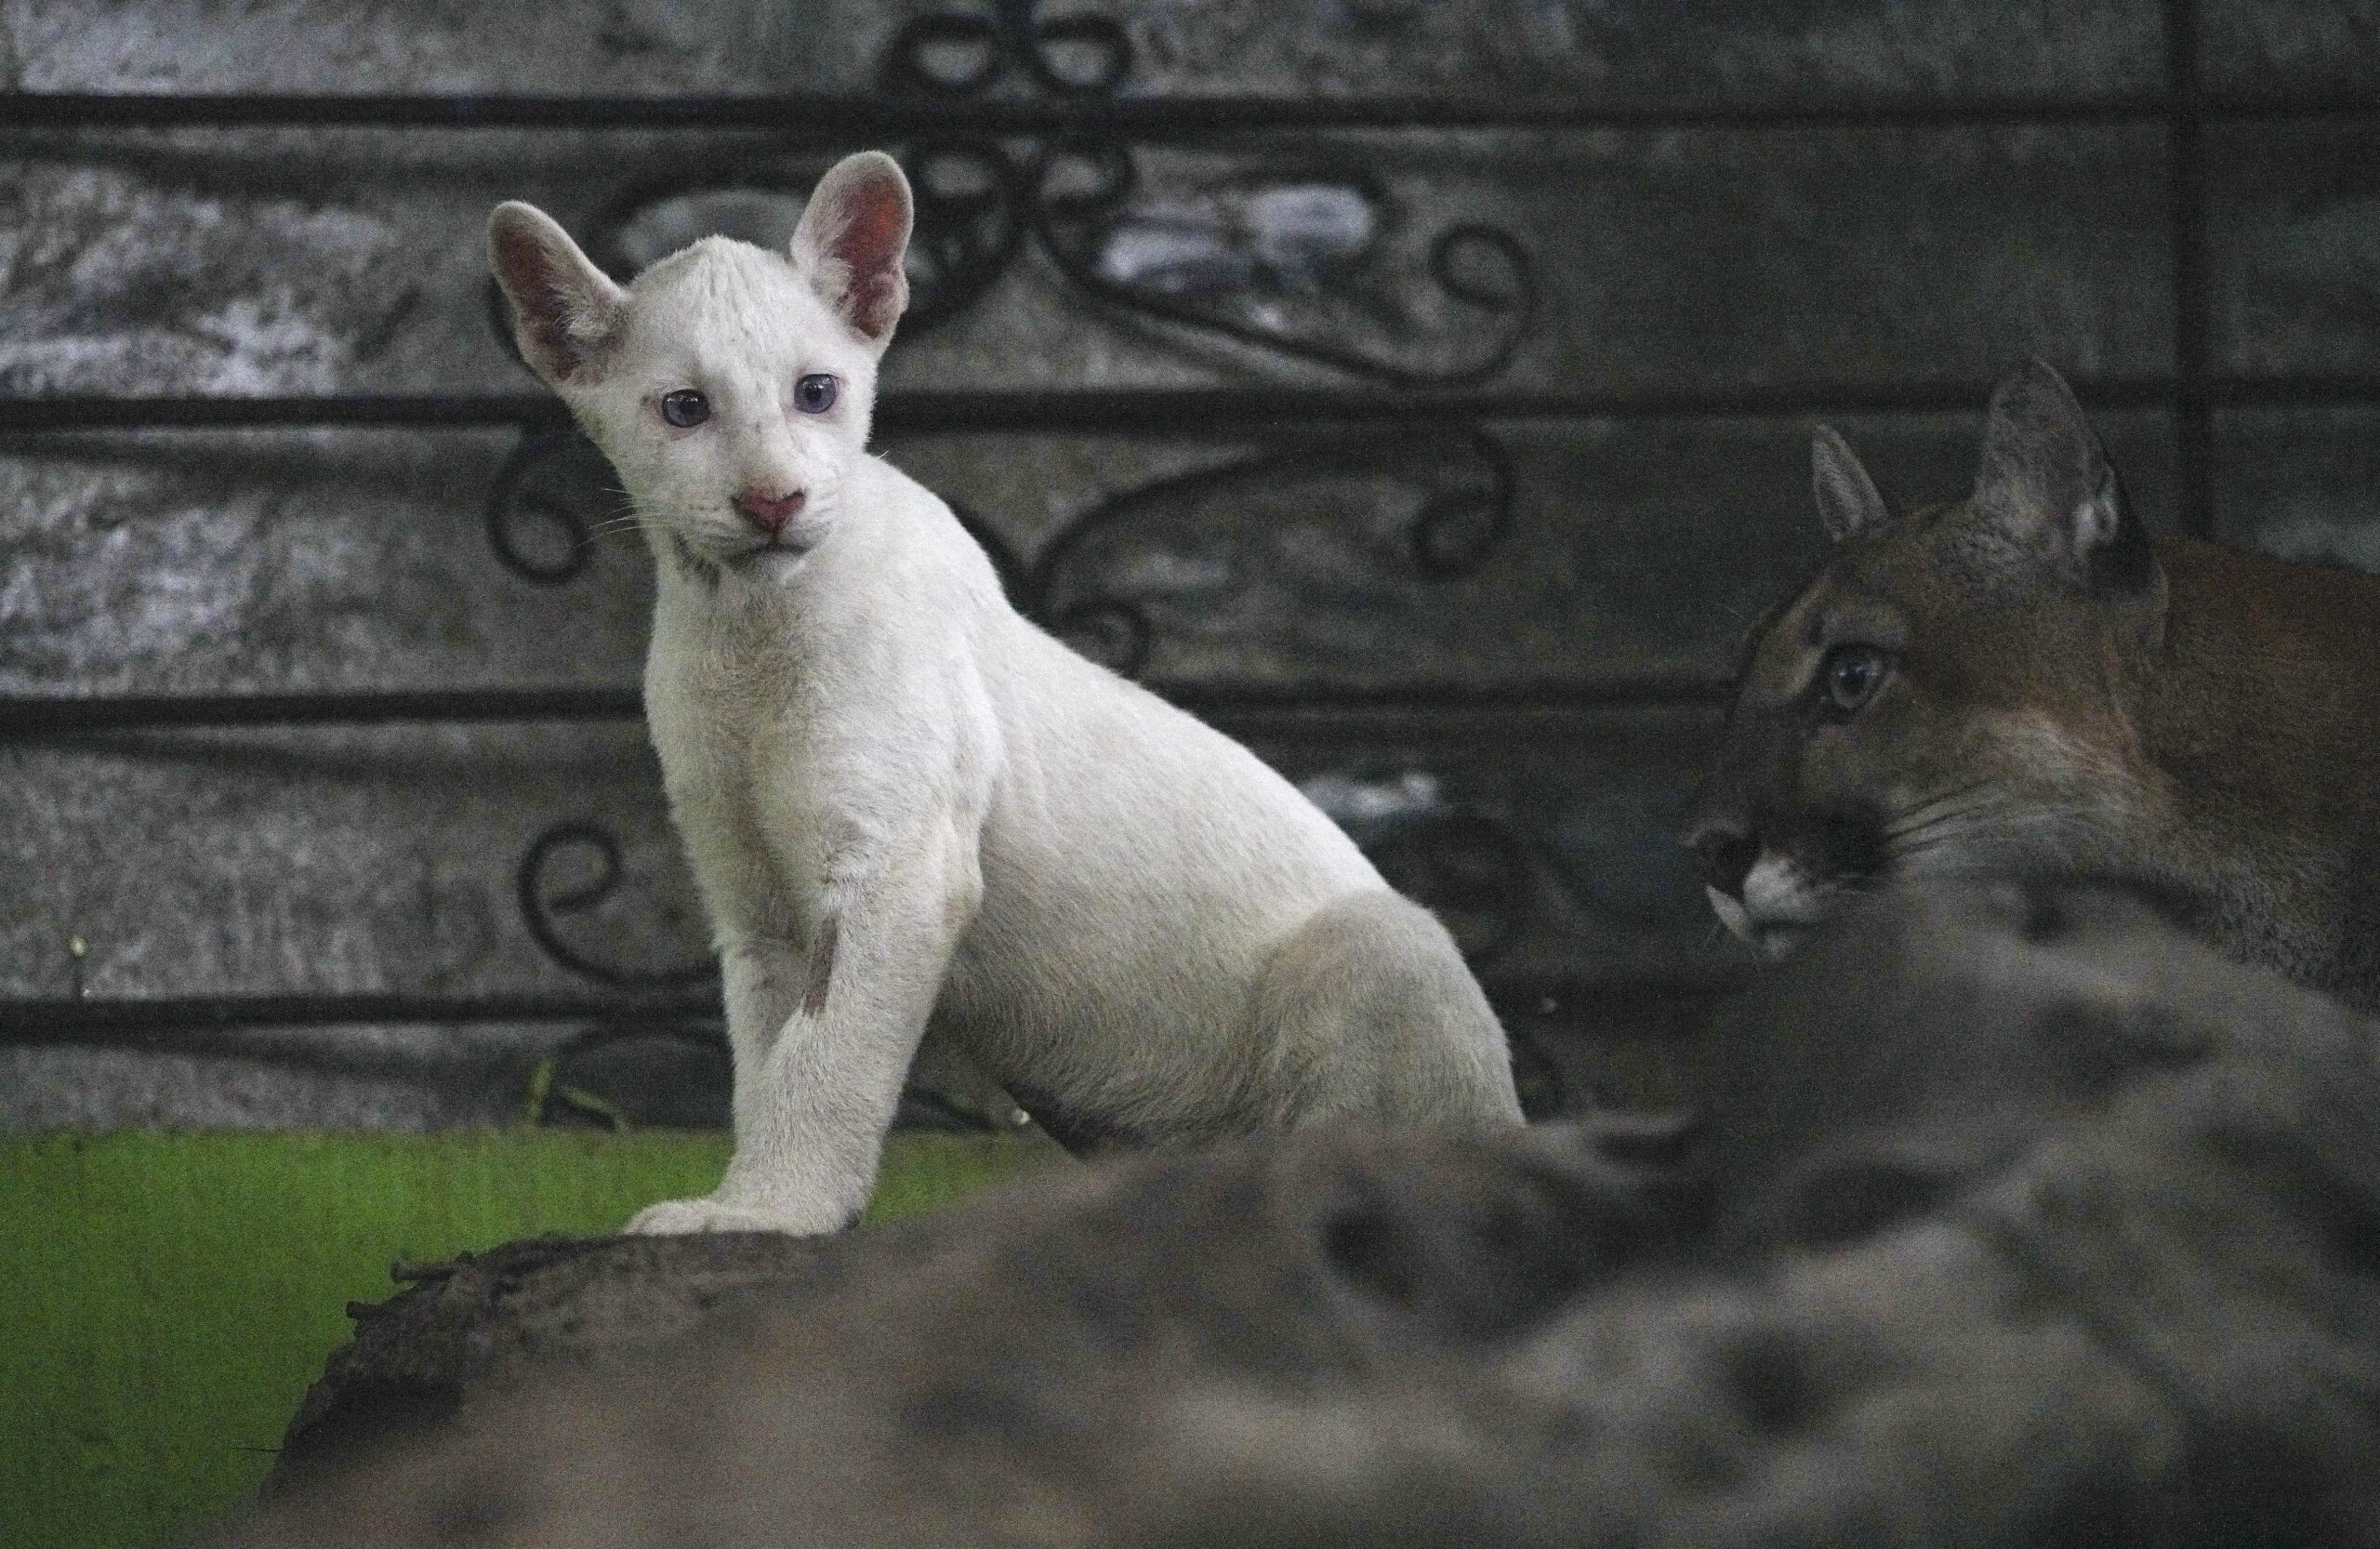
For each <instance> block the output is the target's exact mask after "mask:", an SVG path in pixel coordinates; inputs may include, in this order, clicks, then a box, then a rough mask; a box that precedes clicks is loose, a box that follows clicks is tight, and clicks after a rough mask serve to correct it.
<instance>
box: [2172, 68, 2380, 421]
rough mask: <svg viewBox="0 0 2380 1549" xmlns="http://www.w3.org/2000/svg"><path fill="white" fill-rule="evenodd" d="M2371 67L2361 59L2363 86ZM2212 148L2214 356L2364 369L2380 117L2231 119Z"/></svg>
mask: <svg viewBox="0 0 2380 1549" xmlns="http://www.w3.org/2000/svg"><path fill="white" fill-rule="evenodd" d="M2374 78H2375V73H2374V72H2373V69H2371V68H2370V67H2367V68H2366V69H2365V70H2364V72H2363V76H2362V79H2363V81H2364V83H2365V85H2366V87H2367V89H2368V88H2369V86H2370V83H2371V81H2372V80H2373V79H2374ZM2209 151H2210V152H2211V154H2210V158H2209V161H2210V165H2209V178H2208V207H2207V223H2208V241H2207V247H2208V271H2209V290H2210V293H2211V295H2210V299H2211V301H2212V306H2213V317H2212V319H2211V323H2212V326H2211V329H2210V333H2211V338H2212V344H2213V354H2214V359H2215V363H2216V364H2217V366H2218V368H2219V369H2228V370H2230V371H2236V372H2241V373H2247V374H2266V373H2275V372H2285V371H2307V372H2368V371H2370V370H2371V369H2372V363H2373V359H2374V358H2375V356H2380V119H2373V120H2365V121H2361V122H2357V121H2348V122H2347V123H2344V124H2342V123H2339V122H2337V121H2334V120H2321V119H2308V120H2306V121H2303V122H2299V123H2291V122H2288V121H2285V120H2284V121H2283V122H2281V123H2278V124H2269V125H2239V126H2228V127H2225V128H2223V129H2221V130H2219V131H2216V132H2215V133H2214V134H2212V135H2211V136H2210V137H2209Z"/></svg>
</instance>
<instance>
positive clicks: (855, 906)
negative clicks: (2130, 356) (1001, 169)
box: [488, 152, 1520, 1232]
mask: <svg viewBox="0 0 2380 1549" xmlns="http://www.w3.org/2000/svg"><path fill="white" fill-rule="evenodd" d="M909 222H910V201H909V190H908V185H907V182H906V179H903V177H902V175H901V171H900V169H899V167H898V166H896V165H894V164H893V161H892V160H891V159H890V158H889V157H886V156H883V155H881V154H879V153H876V152H866V153H864V154H861V155H857V156H853V157H851V158H849V159H847V160H845V161H844V162H842V163H841V164H840V165H837V166H836V167H835V168H834V169H833V170H832V171H830V172H829V173H827V175H826V178H825V179H823V180H822V181H821V182H820V183H819V185H818V189H817V192H815V193H814V194H813V197H812V200H811V203H810V206H809V208H808V210H807V211H806V212H805V213H804V215H803V217H802V219H801V223H800V230H799V231H798V232H796V233H795V235H794V238H793V241H792V244H791V248H790V251H789V253H785V254H780V253H774V252H769V251H765V250H763V249H761V248H759V247H754V246H751V245H747V244H744V243H738V242H732V241H729V240H726V239H724V238H719V237H712V238H708V239H706V240H705V241H702V242H698V243H696V244H694V245H693V246H691V247H689V248H687V249H685V250H684V251H683V252H681V253H678V254H675V255H673V256H672V257H670V258H665V259H663V260H661V261H660V262H658V263H656V264H655V265H654V266H653V267H652V268H650V269H648V270H647V271H644V273H642V274H641V275H640V276H639V277H638V278H637V280H636V282H635V284H634V285H630V286H628V287H627V288H626V289H623V288H621V287H620V286H618V285H615V284H614V283H613V282H612V281H611V280H610V279H608V278H607V277H605V276H604V275H603V274H602V272H601V271H598V270H597V269H596V268H594V266H593V265H591V264H590V263H588V260H587V258H585V257H584V256H583V255H582V254H581V253H580V252H579V250H578V248H577V246H576V245H575V244H573V243H572V241H571V239H570V238H569V237H568V236H567V235H566V234H565V233H564V232H562V228H561V227H559V226H557V225H556V224H555V223H554V222H553V221H552V220H550V219H549V218H547V217H545V216H544V215H543V214H541V213H539V212H538V211H537V210H536V209H534V208H532V207H530V206H529V205H521V204H508V205H503V206H501V207H499V208H498V209H497V210H496V213H495V215H494V217H493V218H491V219H490V221H489V226H488V239H489V254H490V261H491V263H492V265H493V267H494V269H495V271H496V276H497V278H498V280H499V281H500V282H501V283H502V285H503V286H504V289H505V293H506V295H507V296H508V297H509V298H510V301H511V304H512V308H513V315H514V324H515V332H516V337H517V338H519V340H520V343H521V348H522V353H523V354H524V355H525V356H526V357H527V359H528V360H529V362H530V364H532V365H533V366H535V367H536V370H537V372H538V373H539V374H540V375H541V376H543V377H545V379H546V380H547V381H548V382H549V383H550V384H551V385H552V386H553V388H554V389H555V391H558V392H559V393H561V395H562V398H563V400H564V401H565V402H566V403H568V404H569V405H570V407H571V410H572V411H573V412H574V413H575V415H576V416H577V417H578V421H579V423H580V424H581V425H582V426H584V427H585V428H586V430H587V432H588V435H589V436H591V437H592V438H593V439H594V441H595V443H596V444H597V445H599V446H600V447H602V450H603V452H604V453H605V454H606V455H607V456H608V457H610V458H611V460H612V463H613V466H614V467H615V469H616V470H618V473H619V476H620V479H621V482H622V483H623V484H624V485H625V486H626V488H627V490H628V495H629V497H630V498H631V500H632V501H633V502H634V506H635V510H636V512H637V515H638V517H639V519H640V521H641V525H642V526H643V528H644V530H645V532H646V534H647V536H648V537H649V539H650V541H651V544H652V547H653V549H654V553H655V560H656V563H657V564H658V568H659V576H660V581H659V597H658V601H657V602H656V604H655V612H654V625H653V644H652V652H651V655H650V656H649V658H648V660H647V662H646V666H645V678H644V689H645V704H646V713H647V715H648V717H649V718H650V721H651V725H652V734H653V741H654V746H655V748H657V749H658V750H659V752H660V756H661V766H662V773H663V775H664V776H665V780H666V784H667V787H668V795H669V802H670V807H671V811H672V813H673V814H674V815H675V817H676V820H677V824H678V827H679V831H680V832H681V835H682V836H683V838H684V841H685V844H686V850H687V854H688V855H689V857H690V858H691V860H692V862H693V865H694V875H695V877H696V879H697V880H698V881H699V882H700V884H701V888H702V893H703V897H704V901H705V903H706V905H707V907H708V909H709V913H710V919H711V923H712V927H713V930H714V933H715V937H716V941H717V946H718V949H719V953H720V959H721V967H722V971H723V973H724V976H725V992H726V1006H727V1024H728V1036H729V1039H730V1041H731V1043H732V1044H733V1046H734V1062H735V1098H734V1118H735V1151H734V1159H733V1160H732V1161H731V1162H730V1163H729V1164H728V1168H727V1173H726V1177H725V1179H724V1180H723V1181H722V1182H721V1185H720V1186H719V1189H718V1191H717V1192H716V1193H714V1194H713V1195H711V1196H710V1197H709V1198H703V1199H686V1200H673V1201H669V1202H667V1203H664V1204H658V1205H654V1206H652V1207H650V1208H648V1209H646V1210H644V1211H641V1212H640V1213H639V1214H638V1215H637V1217H636V1218H635V1219H634V1220H633V1221H631V1222H630V1223H629V1227H628V1229H629V1230H631V1231H644V1232H678V1231H695V1230H704V1229H734V1228H773V1229H779V1230H785V1231H791V1232H821V1231H829V1230H833V1229H835V1228H837V1227H840V1226H841V1225H845V1224H846V1223H847V1222H849V1221H850V1220H851V1219H852V1217H853V1215H854V1214H855V1213H856V1212H857V1211H858V1210H859V1208H860V1207H861V1205H862V1204H864V1203H865V1202H866V1198H867V1195H868V1192H869V1189H870V1187H871V1185H872V1183H873V1180H874V1176H875V1171H876V1163H877V1154H878V1151H879V1146H880V1145H881V1142H882V1139H883V1135H884V1131H885V1128H886V1126H887V1124H888V1123H889V1122H890V1120H891V1119H892V1115H893V1105H894V1103H895V1102H896V1100H897V1099H898V1096H899V1093H900V1089H901V1084H902V1080H903V1078H904V1075H905V1073H906V1069H907V1067H908V1066H909V1063H910V1059H911V1056H912V1055H913V1054H914V1053H915V1052H916V1050H917V1048H918V1045H919V1039H920V1037H921V1035H922V1034H923V1033H924V1032H925V1030H926V1026H927V1023H928V1020H929V1018H931V1019H932V1022H933V1024H934V1027H935V1031H936V1034H937V1036H941V1035H943V1034H945V1033H947V1034H948V1035H949V1036H951V1037H952V1038H954V1039H956V1040H957V1041H958V1043H959V1046H960V1047H962V1048H964V1049H965V1050H967V1051H968V1052H969V1053H972V1054H973V1055H974V1056H975V1058H976V1059H978V1060H979V1061H980V1062H981V1063H982V1064H983V1065H984V1066H985V1067H986V1068H987V1069H988V1070H990V1071H991V1072H992V1073H993V1074H994V1075H995V1076H997V1077H998V1078H999V1079H1002V1080H1004V1081H1005V1082H1007V1083H1008V1084H1009V1085H1010V1087H1011V1088H1012V1090H1014V1091H1016V1092H1018V1093H1019V1095H1020V1096H1022V1097H1024V1098H1025V1100H1026V1101H1027V1102H1028V1104H1030V1105H1034V1106H1036V1107H1037V1108H1043V1109H1046V1110H1047V1111H1048V1112H1049V1113H1050V1114H1051V1116H1052V1117H1053V1119H1054V1118H1057V1117H1058V1116H1066V1117H1068V1118H1070V1119H1073V1120H1074V1121H1076V1122H1078V1123H1080V1124H1085V1125H1088V1126H1091V1127H1092V1128H1095V1129H1098V1130H1101V1131H1104V1132H1109V1133H1112V1134H1116V1135H1119V1136H1121V1137H1124V1138H1128V1139H1137V1140H1144V1141H1166V1140H1177V1139H1191V1138H1196V1137H1198V1136H1202V1135H1210V1134H1217V1133H1223V1132H1231V1131H1236V1130H1243V1129H1249V1128H1252V1127H1260V1126H1288V1125H1296V1124H1302V1123H1305V1122H1308V1121H1310V1120H1313V1119H1320V1118H1323V1117H1325V1116H1328V1115H1330V1114H1334V1113H1343V1112H1349V1111H1355V1112H1363V1113H1369V1114H1373V1115H1376V1116H1379V1117H1382V1118H1383V1119H1391V1120H1396V1121H1404V1122H1409V1123H1415V1124H1427V1125H1437V1126H1454V1127H1487V1126H1494V1125H1501V1124H1507V1123H1514V1122H1517V1121H1518V1120H1519V1118H1520V1110H1519V1105H1518V1104H1517V1103H1516V1102H1515V1100H1514V1092H1513V1081H1512V1074H1511V1068H1510V1064H1509V1061H1508V1058H1507V1054H1506V1050H1505V1045H1504V1039H1503V1033H1502V1030H1501V1027H1499V1026H1498V1025H1497V1022H1496V1018H1495V1015H1494V1013H1492V1012H1491V1011H1490V1010H1489V1009H1488V1003H1487V1001H1486V1000H1485V998H1484V997H1482V995H1481V994H1480V992H1479V987H1478V986H1477V984H1476V983H1475V982H1474V980H1473V979H1472V977H1471V975H1470V973H1469V972H1468V971H1466V970H1465V968H1464V967H1463V964H1462V961H1461V958H1460V957H1459V956H1458V955H1457V953H1456V950H1455V947H1454V944H1453V942H1452V941H1451V940H1450V939H1449V938H1448V935H1447V933H1446V932H1445V930H1444V929H1443V928H1442V927H1441V926H1440V925H1439V924H1438V922H1437V921H1436V920H1434V919H1433V918H1432V917H1431V916H1430V915H1429V914H1428V913H1427V912H1426V911H1424V910H1422V909H1421V908H1420V907H1417V906H1416V905H1414V904H1412V903H1410V902H1408V900H1406V899H1403V898H1400V897H1398V896H1397V895H1396V894H1394V893H1392V892H1390V891H1389V890H1388V889H1387V887H1386V886H1385V885H1384V884H1383V883H1382V880H1381V879H1380V876H1379V874H1378V873H1377V872H1375V871H1374V870H1373V869H1372V867H1371V866H1370V865H1369V863H1368V862H1366V861H1365V859H1364V858H1363V856H1362V855H1361V854H1358V853H1357V852H1356V850H1355V846H1354V845H1353V844H1352V843H1351V842H1349V841H1348V840H1347V838H1346V836H1345V835H1343V834H1342V832H1341V831H1340V830H1339V829H1338V828H1337V827H1335V826H1334V825H1333V824H1332V823H1331V822H1330V821H1329V819H1328V818H1327V817H1325V816H1324V815H1323V814H1321V813H1320V812H1319V811H1317V810H1316V808H1315V807H1314V806H1313V805H1312V804H1310V803H1309V802H1307V801H1305V800H1304V799H1303V798H1302V797H1301V796H1300V795H1299V794H1298V793H1297V791H1296V790H1295V789H1294V788H1291V787H1290V786H1289V784H1288V782H1286V781H1285V780H1283V779H1282V778H1281V777H1280V776H1279V775H1276V774H1275V773H1274V772H1273V771H1271V770H1270V769H1268V768H1266V767H1265V766H1264V765H1263V764H1262V763H1261V762H1259V761H1257V760H1256V759H1255V758H1254V757H1253V756H1252V755H1251V754H1250V753H1249V752H1248V751H1247V750H1246V749H1245V748H1241V747H1239V746H1238V745H1237V744H1236V743H1234V742H1232V741H1231V740H1229V739H1228V738H1226V737H1224V736H1223V735H1220V734H1219V733H1217V732H1214V731H1212V730H1211V729H1210V728H1208V727H1206V726H1204V725H1202V724H1200V723H1199V722H1197V721H1194V720H1192V719H1191V718H1190V717H1189V716H1187V715H1184V714H1183V713H1182V712H1181V711H1179V710H1176V709H1174V708H1171V707H1170V706H1168V705H1166V704H1165V703H1163V702H1162V701H1160V700H1158V699H1157V698H1156V697H1155V696H1153V695H1149V694H1147V693H1145V692H1144V691H1143V690H1141V689H1140V688H1138V687H1136V686H1134V685H1132V684H1131V683H1128V682H1123V681H1122V680H1120V679H1118V678H1117V677H1116V676H1114V675H1113V674H1111V673H1109V672H1107V671H1106V670H1104V669H1102V668H1099V667H1097V666H1094V665H1092V664H1091V662H1088V661H1086V660H1084V659H1083V658H1082V657H1080V656H1078V655H1075V654H1074V653H1072V652H1070V651H1068V650H1067V649H1066V648H1065V647H1064V646H1063V645H1061V644H1060V643H1059V642H1056V641H1055V640H1053V639H1051V637H1050V636H1048V635H1046V634H1044V633H1042V632H1041V631H1040V630H1039V629H1036V628H1035V627H1034V626H1033V625H1032V624H1030V623H1028V622H1026V621H1025V619H1024V618H1022V617H1020V616H1018V615H1017V614H1016V613H1015V612H1014V611H1013V610H1012V609H1011V608H1010V607H1009V606H1008V604H1007V602H1006V601H1005V600H1004V599H1003V598H1002V596H1001V594H1000V589H999V585H998V580H997V579H996V578H995V576H994V573H993V571H992V567H991V564H990V563H989V562H988V561H987V560H986V559H985V555H984V553H983V550H982V549H979V548H978V547H977V546H976V545H975V543H974V542H973V541H972V539H970V538H969V537H968V536H966V534H965V533H964V532H963V531H961V529H960V528H959V523H958V522H957V521H956V520H955V519H954V518H953V517H952V516H951V513H950V510H949V508H947V507H946V506H945V505H944V504H943V503H942V501H940V500H939V499H936V498H935V497H934V496H932V495H931V494H930V493H928V492H927V491H926V490H925V489H924V488H923V487H921V486H920V485H919V484H918V483H915V482H913V481H911V480H910V479H908V478H907V477H906V476H905V475H903V474H902V473H900V472H898V471H896V470H894V469H893V468H892V467H891V466H890V465H888V464H886V463H884V462H882V461H879V460H878V459H876V458H874V457H869V456H867V455H866V444H867V434H868V415H869V411H870V409H871V407H872V406H873V403H874V395H875V383H876V368H877V362H878V361H879V358H880V357H881V356H882V354H883V352H884V347H885V344H886V343H887V341H888V340H889V338H891V335H892V330H893V323H894V321H895V320H896V319H897V317H898V316H899V313H900V311H901V308H902V307H903V305H905V304H906V295H907V293H906V284H905V282H904V281H903V279H902V271H901V258H902V253H903V251H904V249H905V248H906V244H907V240H908V232H909ZM819 377H828V378H831V379H832V388H831V391H832V393H833V402H832V403H831V404H828V405H827V406H826V407H825V408H824V410H823V411H818V410H817V401H818V399H819V397H820V396H821V392H820V390H819V387H818V384H817V381H816V380H815V379H816V378H819ZM687 392H694V393H699V394H701V396H702V402H703V404H704V406H705V407H706V408H707V418H703V419H701V420H700V421H699V422H698V423H694V424H692V425H680V424H676V423H673V422H672V417H673V416H674V417H675V418H677V419H684V418H687V417H690V410H691V400H688V399H685V398H682V397H681V398H676V399H674V400H673V401H672V404H671V405H670V407H669V409H668V413H665V408H664V399H665V398H668V397H670V395H673V394H681V393H687ZM796 496H799V498H798V499H797V498H795V497H796ZM739 501H740V502H741V504H740V505H739ZM1062 1132H1063V1130H1062Z"/></svg>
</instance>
